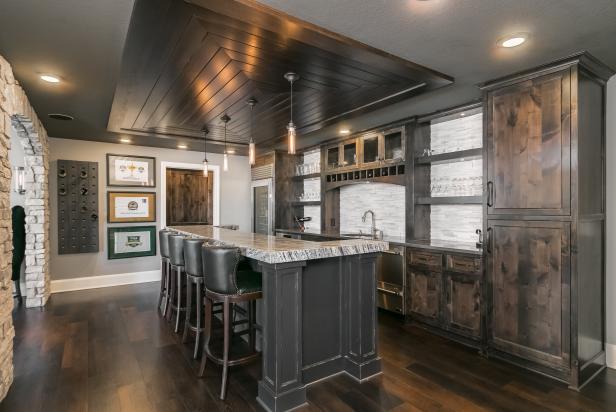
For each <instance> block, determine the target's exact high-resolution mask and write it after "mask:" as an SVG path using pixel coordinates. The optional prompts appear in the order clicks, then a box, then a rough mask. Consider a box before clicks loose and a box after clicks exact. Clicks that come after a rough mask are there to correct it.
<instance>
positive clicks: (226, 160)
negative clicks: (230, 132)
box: [220, 113, 231, 172]
mask: <svg viewBox="0 0 616 412" xmlns="http://www.w3.org/2000/svg"><path fill="white" fill-rule="evenodd" d="M220 120H222V121H223V123H224V124H225V152H224V153H223V155H222V170H223V171H225V172H227V171H229V155H228V154H227V123H229V120H231V118H230V117H229V116H227V114H226V113H225V114H224V115H223V116H222V117H221V118H220Z"/></svg>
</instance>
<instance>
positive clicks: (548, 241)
mask: <svg viewBox="0 0 616 412" xmlns="http://www.w3.org/2000/svg"><path fill="white" fill-rule="evenodd" d="M488 227H489V230H490V233H489V242H490V244H489V245H488V248H489V251H490V253H489V254H488V258H487V267H488V273H490V276H489V278H488V291H489V294H490V301H491V310H490V313H489V315H488V318H489V321H488V329H489V331H488V340H489V343H490V344H491V345H492V346H493V347H495V348H499V349H501V350H504V351H506V352H509V353H514V354H517V355H520V356H523V357H524V358H526V359H533V360H535V361H536V362H538V363H541V364H544V365H547V366H556V367H560V366H563V365H567V364H568V360H569V350H570V348H569V328H568V327H567V324H568V322H569V319H570V318H569V307H570V305H569V302H570V296H569V295H570V283H571V282H570V245H569V238H570V224H569V223H568V222H558V221H498V220H492V221H490V222H489V224H488Z"/></svg>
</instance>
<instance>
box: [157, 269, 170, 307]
mask: <svg viewBox="0 0 616 412" xmlns="http://www.w3.org/2000/svg"><path fill="white" fill-rule="evenodd" d="M160 272H161V277H160V292H159V294H158V306H157V308H158V310H159V311H160V312H161V314H162V316H163V317H165V316H167V308H168V307H169V294H170V293H169V285H170V278H171V274H170V270H169V259H167V258H162V259H161V268H160Z"/></svg>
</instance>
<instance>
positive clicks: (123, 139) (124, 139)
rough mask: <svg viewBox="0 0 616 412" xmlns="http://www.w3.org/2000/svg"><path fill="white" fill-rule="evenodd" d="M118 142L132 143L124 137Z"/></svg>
mask: <svg viewBox="0 0 616 412" xmlns="http://www.w3.org/2000/svg"><path fill="white" fill-rule="evenodd" d="M120 142H122V143H132V140H130V139H128V138H126V137H123V138H121V139H120Z"/></svg>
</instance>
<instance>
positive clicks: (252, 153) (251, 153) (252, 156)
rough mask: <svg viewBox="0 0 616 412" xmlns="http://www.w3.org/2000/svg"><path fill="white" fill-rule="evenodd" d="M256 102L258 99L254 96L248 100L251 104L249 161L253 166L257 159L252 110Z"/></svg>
mask: <svg viewBox="0 0 616 412" xmlns="http://www.w3.org/2000/svg"><path fill="white" fill-rule="evenodd" d="M255 104H257V99H255V98H254V97H253V98H251V99H250V100H248V105H249V106H250V142H249V143H248V163H250V165H251V166H254V165H255V162H256V160H257V150H256V147H255V141H254V139H253V134H252V133H253V128H252V111H253V109H254V107H255Z"/></svg>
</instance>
